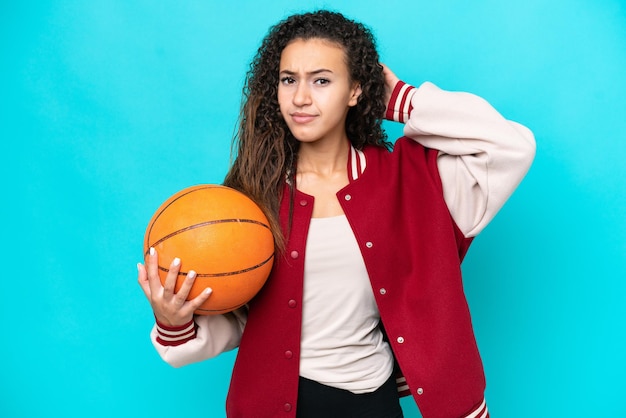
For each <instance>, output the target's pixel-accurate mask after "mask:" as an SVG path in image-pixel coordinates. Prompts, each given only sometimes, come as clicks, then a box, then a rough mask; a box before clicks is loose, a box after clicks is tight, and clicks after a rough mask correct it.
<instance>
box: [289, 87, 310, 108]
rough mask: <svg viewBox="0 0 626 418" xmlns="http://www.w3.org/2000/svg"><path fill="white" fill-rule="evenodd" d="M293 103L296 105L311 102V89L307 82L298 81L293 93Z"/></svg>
mask: <svg viewBox="0 0 626 418" xmlns="http://www.w3.org/2000/svg"><path fill="white" fill-rule="evenodd" d="M293 104H294V105H296V106H306V105H308V104H311V91H310V89H309V86H308V85H307V84H306V83H298V86H297V87H296V91H295V92H294V95H293Z"/></svg>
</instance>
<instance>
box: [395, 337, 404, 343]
mask: <svg viewBox="0 0 626 418" xmlns="http://www.w3.org/2000/svg"><path fill="white" fill-rule="evenodd" d="M396 341H397V342H398V344H402V343H403V342H404V337H398V338H397V339H396Z"/></svg>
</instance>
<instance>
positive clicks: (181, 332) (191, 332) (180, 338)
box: [155, 318, 196, 346]
mask: <svg viewBox="0 0 626 418" xmlns="http://www.w3.org/2000/svg"><path fill="white" fill-rule="evenodd" d="M155 320H156V318H155ZM156 330H157V338H156V340H157V342H158V343H159V344H161V345H165V346H176V345H181V344H184V343H186V342H187V341H190V340H193V339H194V338H196V323H195V322H194V320H193V319H192V320H191V321H189V322H187V323H186V324H184V325H179V326H175V327H171V326H167V325H163V324H162V323H160V322H159V321H158V320H156Z"/></svg>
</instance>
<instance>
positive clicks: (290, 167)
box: [224, 10, 391, 249]
mask: <svg viewBox="0 0 626 418" xmlns="http://www.w3.org/2000/svg"><path fill="white" fill-rule="evenodd" d="M296 39H302V40H308V39H323V40H326V41H330V42H332V43H334V44H336V45H338V46H340V47H341V48H343V50H344V51H345V57H346V64H347V66H348V70H349V73H350V78H351V81H354V82H358V83H359V84H360V86H361V90H362V93H361V95H360V96H359V100H358V103H357V104H356V106H353V107H351V108H350V109H349V111H348V115H347V118H346V134H347V136H348V138H349V139H350V141H351V143H352V145H353V146H354V147H355V148H357V149H362V148H363V147H364V146H365V145H375V146H380V147H386V148H388V149H389V148H391V144H390V143H389V142H388V141H387V136H386V134H385V132H384V130H383V129H382V118H383V115H384V112H385V107H386V103H385V102H384V91H385V80H384V76H383V69H382V66H381V65H380V63H379V56H378V52H377V50H376V42H375V39H374V36H373V35H372V33H371V32H370V30H369V29H368V28H366V27H365V26H364V25H363V24H361V23H358V22H355V21H352V20H349V19H347V18H346V17H344V16H343V15H342V14H340V13H337V12H332V11H327V10H318V11H315V12H310V13H304V14H297V15H292V16H290V17H288V18H286V19H285V20H283V21H281V22H279V23H278V24H276V25H274V26H272V27H271V28H270V30H269V32H268V34H267V35H266V37H265V38H264V40H263V42H262V44H261V47H260V48H259V50H258V51H257V53H256V55H255V57H254V58H253V60H252V62H251V64H250V69H249V70H248V73H247V76H246V81H245V84H244V88H243V97H242V106H241V111H240V115H239V124H238V130H237V134H236V136H235V138H234V140H233V147H232V151H233V154H234V155H235V158H234V161H233V163H232V166H231V168H230V170H229V172H228V174H227V175H226V178H225V180H224V184H225V185H226V186H229V187H233V188H235V189H238V190H240V191H242V192H244V193H245V194H247V195H248V196H250V197H251V198H252V199H253V200H254V201H255V202H256V203H257V204H259V206H260V207H261V208H262V209H263V210H264V212H265V214H266V215H267V217H268V219H269V221H270V226H271V228H272V232H273V234H274V238H275V241H276V246H277V248H278V249H283V248H284V242H285V238H284V236H283V232H282V231H281V228H280V224H279V222H278V211H279V207H280V201H281V199H282V190H283V186H284V182H285V179H288V178H289V177H290V176H293V175H295V170H294V167H295V162H296V157H297V152H298V147H299V143H298V141H297V140H296V139H295V138H294V137H293V135H292V134H291V132H290V131H289V129H288V127H287V125H286V123H285V121H284V120H283V117H282V115H281V113H280V108H279V105H278V84H279V66H280V58H281V54H282V51H283V49H284V48H285V47H286V46H287V45H288V44H289V43H290V42H292V41H294V40H296ZM289 183H290V184H294V182H293V181H291V182H289Z"/></svg>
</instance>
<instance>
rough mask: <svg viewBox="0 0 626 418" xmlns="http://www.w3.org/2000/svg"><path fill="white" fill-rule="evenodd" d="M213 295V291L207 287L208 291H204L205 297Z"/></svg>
mask: <svg viewBox="0 0 626 418" xmlns="http://www.w3.org/2000/svg"><path fill="white" fill-rule="evenodd" d="M211 293H213V289H211V288H210V287H207V288H206V289H204V294H205V295H210V294H211Z"/></svg>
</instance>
